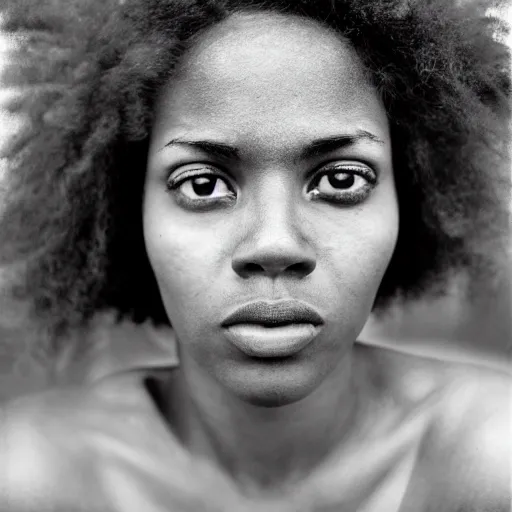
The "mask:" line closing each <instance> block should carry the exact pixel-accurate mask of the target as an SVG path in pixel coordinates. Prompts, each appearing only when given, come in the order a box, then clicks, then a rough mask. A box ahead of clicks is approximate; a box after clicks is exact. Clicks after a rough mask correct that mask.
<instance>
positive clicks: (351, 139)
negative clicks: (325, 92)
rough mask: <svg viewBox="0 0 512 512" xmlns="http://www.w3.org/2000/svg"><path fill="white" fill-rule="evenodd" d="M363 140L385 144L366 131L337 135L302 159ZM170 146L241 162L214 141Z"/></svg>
mask: <svg viewBox="0 0 512 512" xmlns="http://www.w3.org/2000/svg"><path fill="white" fill-rule="evenodd" d="M361 140H363V141H370V142H375V143H378V144H384V141H383V140H382V139H379V137H377V136H376V135H374V134H373V133H371V132H367V131H366V130H358V131H357V132H356V133H354V134H347V135H335V136H332V137H326V138H323V139H317V140H314V141H313V142H311V143H310V144H308V145H307V146H306V147H305V148H304V149H303V150H302V152H301V155H300V157H301V159H303V160H306V159H310V158H314V157H316V156H320V155H323V154H326V153H331V152H333V151H336V150H338V149H343V148H345V147H347V146H352V145H354V144H356V143H357V142H359V141H361ZM169 146H188V147H192V148H197V149H199V150H200V151H203V152H204V153H208V154H210V155H213V156H217V157H221V158H227V159H231V160H240V150H239V149H238V148H236V147H234V146H230V145H229V144H225V143H223V142H217V141H213V140H186V139H180V138H177V139H171V140H170V141H169V142H167V144H165V146H164V148H166V147H169ZM162 149H163V148H162Z"/></svg>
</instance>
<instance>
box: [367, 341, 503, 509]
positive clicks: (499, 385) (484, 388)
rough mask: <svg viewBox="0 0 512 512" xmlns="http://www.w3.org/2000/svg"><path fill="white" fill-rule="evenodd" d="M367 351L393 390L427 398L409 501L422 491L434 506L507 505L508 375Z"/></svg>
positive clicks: (415, 399)
mask: <svg viewBox="0 0 512 512" xmlns="http://www.w3.org/2000/svg"><path fill="white" fill-rule="evenodd" d="M370 351H374V353H373V354H372V356H371V357H373V358H375V360H376V361H378V364H379V365H381V367H382V368H383V373H384V374H385V375H387V376H388V377H387V382H388V383H389V386H390V387H394V388H395V390H394V391H393V394H394V396H395V397H399V400H401V401H402V402H403V403H409V404H413V405H412V407H414V404H418V405H417V406H418V407H420V406H421V405H420V404H424V403H425V402H428V404H429V407H430V411H431V414H430V418H431V419H430V423H429V426H428V429H427V430H426V432H425V435H424V438H423V440H422V443H421V447H420V450H419V453H418V464H417V468H416V470H415V473H416V474H415V479H413V480H415V481H416V483H415V486H414V485H413V488H412V489H411V493H412V494H414V495H415V496H410V500H411V503H414V502H415V501H416V500H420V498H419V495H421V494H423V495H428V496H429V500H430V502H431V503H433V502H434V500H436V503H437V504H436V505H435V507H437V508H433V509H432V510H434V509H435V510H439V511H441V510H447V511H451V510H464V511H465V512H466V511H467V512H472V511H478V512H487V511H488V512H491V511H492V512H501V511H503V512H510V503H511V499H512V496H511V492H512V375H510V374H507V373H505V372H503V371H499V370H493V369H489V368H486V367H479V366H477V365H471V364H466V363H455V362H451V361H443V360H438V359H434V358H430V357H419V356H416V355H410V354H404V353H400V352H397V351H394V350H387V349H380V348H376V349H370ZM414 487H415V488H414ZM432 506H434V505H432Z"/></svg>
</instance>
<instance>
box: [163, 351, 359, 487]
mask: <svg viewBox="0 0 512 512" xmlns="http://www.w3.org/2000/svg"><path fill="white" fill-rule="evenodd" d="M354 364H355V361H354V355H353V353H352V352H349V353H348V354H347V356H346V357H345V358H344V359H343V360H341V361H340V363H339V365H338V367H337V368H335V369H334V370H333V371H332V372H331V373H330V374H329V376H328V377H327V378H326V379H325V380H324V381H323V382H322V383H321V384H320V385H319V387H318V388H316V390H315V391H314V392H313V393H311V394H310V395H309V396H307V397H305V398H303V399H302V400H300V401H298V402H295V403H292V404H288V405H284V406H280V407H273V408H266V407H260V406H256V405H253V404H250V403H248V402H245V401H242V400H241V399H240V398H238V397H237V396H234V395H233V394H230V393H229V392H228V391H227V390H226V389H224V388H222V387H221V386H220V385H219V384H217V383H214V382H212V380H211V379H210V378H209V377H208V376H205V375H204V374H203V373H201V372H199V371H191V370H192V369H191V368H189V366H188V365H187V360H186V358H185V359H182V360H181V365H180V369H179V370H177V371H176V372H174V374H173V377H172V379H171V381H170V382H169V385H168V386H169V387H168V388H167V392H168V393H167V394H168V397H169V402H172V406H171V407H170V409H168V411H170V410H172V412H171V413H169V414H168V419H169V421H170V422H171V424H173V425H174V429H175V431H176V434H177V435H178V437H179V438H180V439H181V441H182V443H183V444H184V445H185V446H186V447H187V448H188V449H189V450H190V451H191V452H192V453H193V454H195V455H197V456H200V457H206V458H208V459H210V460H211V461H212V462H213V463H214V464H216V465H217V466H218V467H219V469H221V470H222V471H223V472H225V473H228V474H229V475H230V476H231V477H232V478H233V479H234V480H235V481H236V482H237V483H238V485H239V486H241V487H244V488H246V489H256V490H263V489H264V490H269V491H271V490H273V489H281V488H283V487H284V486H286V485H289V484H290V485H291V484H293V483H296V482H299V481H301V480H303V479H304V477H305V475H311V474H312V473H313V472H314V470H315V468H317V467H319V466H320V465H322V463H325V462H327V460H328V458H329V454H331V455H332V454H334V453H335V452H336V450H338V449H339V448H340V447H341V446H343V444H344V442H346V441H347V439H348V437H349V436H350V434H351V433H353V432H354V431H355V430H356V429H357V424H358V423H359V420H358V417H359V414H356V413H359V411H360V405H361V404H360V397H361V396H362V393H361V389H360V386H359V385H358V383H357V382H356V379H355V377H356V375H359V372H358V371H357V370H356V369H355V368H354ZM194 370H195V369H194ZM189 375H192V378H190V377H189ZM171 415H172V416H173V417H172V418H171V417H169V416H171Z"/></svg>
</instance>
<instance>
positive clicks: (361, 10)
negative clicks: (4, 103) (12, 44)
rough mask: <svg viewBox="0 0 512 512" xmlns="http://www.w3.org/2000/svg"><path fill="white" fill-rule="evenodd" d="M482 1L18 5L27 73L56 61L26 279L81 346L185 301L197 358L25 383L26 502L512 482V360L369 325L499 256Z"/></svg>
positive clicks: (502, 506)
mask: <svg viewBox="0 0 512 512" xmlns="http://www.w3.org/2000/svg"><path fill="white" fill-rule="evenodd" d="M483 7H485V6H480V7H478V6H476V5H474V4H472V5H470V6H467V7H465V8H464V7H461V6H452V5H447V3H446V2H427V3H426V2H410V3H403V2H393V1H381V2H375V1H362V0H359V1H356V0H353V1H334V2H331V1H327V0H326V1H320V2H313V1H301V2H296V3H290V2H281V1H279V0H274V1H271V2H268V1H265V2H263V1H262V2H259V1H254V0H253V1H247V2H244V1H236V2H235V1H230V0H226V1H222V0H214V1H197V2H194V1H188V2H180V1H169V0H152V1H132V2H130V1H127V2H124V1H119V2H114V1H112V2H101V3H96V2H83V1H81V2H78V1H77V2H66V4H65V8H64V4H63V3H62V2H58V1H56V0H47V1H45V2H38V3H37V6H36V4H35V3H34V2H31V1H29V2H21V3H19V2H18V3H16V5H13V6H11V8H10V9H9V10H7V15H6V17H5V20H6V21H5V29H6V30H8V31H12V32H13V37H16V34H20V35H19V39H18V40H19V52H20V53H19V55H20V59H21V60H20V63H21V64H20V67H19V69H16V70H14V69H13V70H12V75H11V76H12V78H11V80H12V81H13V82H15V81H16V80H17V81H18V83H20V82H21V83H26V84H28V85H35V84H36V83H37V84H39V86H38V87H36V88H35V89H34V94H33V95H31V96H30V97H28V96H25V97H21V98H20V99H19V101H18V103H17V104H16V105H14V106H13V109H14V108H19V109H20V110H21V111H24V112H27V113H28V115H30V116H31V121H32V125H31V130H32V131H27V133H26V137H25V138H24V139H20V140H16V141H14V142H13V143H12V144H11V149H12V153H11V154H10V155H7V156H8V157H10V158H11V169H12V171H11V176H12V179H11V182H10V185H11V186H12V191H13V192H12V195H11V196H10V197H11V199H10V200H9V204H8V205H7V209H6V212H5V213H4V217H3V219H4V220H3V224H2V230H3V231H2V237H3V238H2V239H3V240H6V241H8V243H4V247H2V253H3V261H20V258H23V259H22V260H21V261H24V262H26V264H24V266H23V272H21V274H22V278H23V279H25V281H24V285H23V286H21V285H20V284H17V286H16V287H15V291H16V292H17V293H18V294H19V295H21V296H26V297H29V298H30V300H31V301H32V303H33V311H34V319H35V320H34V321H37V322H39V324H38V325H41V326H43V328H44V329H45V330H46V331H48V332H50V333H51V336H52V338H53V339H54V340H56V345H58V346H59V347H60V346H63V345H65V343H66V341H65V340H66V336H68V335H69V333H70V332H72V331H73V330H74V329H77V328H82V327H84V326H86V325H87V323H88V321H89V319H90V318H91V317H92V315H93V314H94V313H95V312H97V311H100V310H105V309H109V308H110V309H111V308H113V309H115V310H117V311H118V312H119V313H120V316H129V317H130V318H132V319H134V320H135V321H143V320H145V319H148V318H149V319H151V320H153V321H154V322H155V323H167V324H170V325H172V328H173V331H174V333H175V336H176V340H177V343H178V347H179V366H176V367H174V368H171V367H162V368H161V369H159V370H158V371H152V372H150V371H148V370H144V369H141V370H134V371H133V372H126V373H124V374H120V375H116V376H112V377H107V378H105V379H104V380H103V381H101V382H99V383H97V384H96V385H94V386H90V387H89V388H80V387H77V388H73V389H71V388H70V389H61V390H58V391H51V392H48V393H45V394H41V395H39V396H37V397H30V398H28V399H24V400H19V401H18V402H16V403H12V404H11V405H10V406H9V407H8V408H7V410H6V414H5V415H4V416H5V418H6V421H5V425H4V427H3V430H4V433H3V438H4V439H5V440H6V442H5V443H4V450H5V453H4V455H3V457H2V460H3V461H7V462H6V463H4V466H5V470H6V475H7V476H6V478H5V479H4V481H5V482H6V485H5V486H4V493H3V494H4V496H3V502H2V507H1V509H2V510H9V511H16V512H18V511H25V510H38V511H42V510H52V511H53V510H57V511H70V510H77V511H78V510H87V511H96V510H98V511H118V510H122V511H132V510H133V511H141V510H144V511H164V510H166V511H167V510H170V511H180V512H181V511H185V510H190V511H201V510H208V511H209V510H229V511H239V510H254V511H269V510H276V511H327V510H332V511H339V510H347V511H386V512H388V511H389V512H393V511H400V512H404V511H415V512H417V511H430V510H432V511H434V510H435V511H461V510H463V511H471V510H474V511H479V512H482V511H488V512H491V511H493V512H495V511H505V510H509V504H510V489H509V481H510V468H509V462H510V453H511V446H510V442H511V437H510V435H509V430H508V428H509V424H508V421H509V417H508V409H507V408H508V402H507V397H508V393H509V391H510V382H509V380H508V379H507V378H506V377H505V376H502V375H498V374H492V373H491V372H488V371H484V370H479V369H476V368H470V367H466V366H463V365H455V364H449V363H443V362H441V361H435V360H430V359H423V358H420V357H415V356H407V355H404V354H400V353H398V352H394V351H392V350H389V349H379V348H371V347H368V346H364V345H361V344H359V343H356V340H357V337H358V334H359V332H360V331H361V329H362V327H363V325H364V323H365V322H366V320H367V318H368V315H369V314H370V312H371V311H372V310H377V311H378V310H381V311H382V310H383V309H384V307H385V305H386V304H387V303H388V302H389V301H390V299H392V298H393V297H396V296H397V295H401V296H414V295H418V294H420V293H425V292H426V291H427V290H429V291H432V290H434V291H436V290H437V291H439V290H442V289H443V287H444V286H445V285H446V282H447V280H448V279H449V276H450V273H451V272H453V271H454V270H457V271H461V270H464V271H466V272H469V274H468V275H471V276H472V278H473V279H475V282H476V283H481V282H483V280H484V279H485V276H488V275H489V273H490V272H492V258H491V256H490V254H491V253H493V252H495V251H496V250H497V245H495V246H491V245H490V244H491V243H496V242H495V241H496V240H498V238H499V237H498V234H500V232H502V231H503V230H504V229H505V228H506V212H505V209H504V208H505V202H506V200H507V193H508V190H506V187H507V181H506V178H505V174H504V172H502V171H501V170H502V169H504V165H503V163H504V161H505V159H506V154H505V153H504V150H503V148H504V147H505V140H506V139H505V137H504V135H505V126H506V122H507V119H508V103H507V94H508V91H509V84H508V72H507V69H506V65H507V52H506V51H505V49H504V47H503V46H502V45H500V44H499V43H497V42H495V41H494V40H493V38H492V31H493V30H494V29H495V28H496V27H495V24H494V23H493V22H492V20H490V19H486V18H484V17H483V14H482V9H483ZM24 31H25V32H24ZM23 57H25V60H23ZM43 84H44V86H43ZM491 171H492V172H491ZM500 176H501V177H500ZM13 227H14V228H15V229H13ZM484 243H485V244H486V245H485V249H482V246H483V244H484ZM477 279H479V281H477ZM20 282H21V281H20Z"/></svg>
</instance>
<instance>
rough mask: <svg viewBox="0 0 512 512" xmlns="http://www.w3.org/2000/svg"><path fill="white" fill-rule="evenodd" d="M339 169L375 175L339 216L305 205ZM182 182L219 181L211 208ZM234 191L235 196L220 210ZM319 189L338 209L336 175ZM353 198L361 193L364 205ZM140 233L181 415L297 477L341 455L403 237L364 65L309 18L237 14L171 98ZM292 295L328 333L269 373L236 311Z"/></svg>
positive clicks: (210, 37) (192, 54)
mask: <svg viewBox="0 0 512 512" xmlns="http://www.w3.org/2000/svg"><path fill="white" fill-rule="evenodd" d="M276 49H278V50H276ZM319 56H320V57H319ZM363 132H365V133H370V134H372V136H371V138H368V137H367V138H365V139H361V140H358V141H357V142H355V143H351V144H349V145H347V146H346V147H344V148H342V149H337V150H334V151H329V152H324V153H321V154H318V155H315V156H313V157H309V158H304V157H303V156H302V153H303V152H304V150H305V148H306V147H307V146H309V145H310V144H312V143H313V142H314V141H317V140H319V139H324V138H330V137H339V136H346V135H356V134H360V133H363ZM372 139H374V140H372ZM377 139H378V140H377ZM176 140H179V141H181V143H177V142H176ZM184 140H187V141H200V140H209V141H215V142H218V143H222V144H229V145H230V146H234V147H236V148H237V150H238V152H239V157H238V158H237V159H234V158H224V157H222V158H219V157H217V156H214V155H212V154H211V153H210V152H207V151H204V150H202V149H198V148H197V147H191V145H189V144H184V143H183V141H184ZM170 141H174V142H173V143H171V144H170V145H169V142H170ZM333 163H336V164H337V165H340V166H342V167H341V171H342V172H345V170H346V169H349V170H348V171H347V172H351V171H350V169H356V171H355V172H356V173H357V172H363V173H365V175H366V176H367V178H364V177H360V176H358V175H357V176H356V178H355V181H354V184H353V185H352V187H350V188H349V189H348V190H341V193H343V194H344V195H343V196H342V197H343V202H342V203H340V204H336V203H333V202H330V201H328V200H325V198H320V199H319V198H313V197H312V195H311V193H310V192H308V186H310V185H311V183H312V181H313V180H312V178H311V177H310V175H309V173H311V172H316V171H318V170H321V169H328V168H329V166H331V168H332V165H333ZM187 172H189V173H190V172H194V173H195V174H196V175H197V174H198V173H199V174H201V173H203V174H205V173H212V172H213V173H215V176H218V177H219V181H218V182H217V184H216V188H215V190H214V191H213V194H212V195H213V198H214V199H213V200H212V199H210V203H209V205H207V206H206V207H204V208H201V209H200V208H199V207H195V206H194V204H197V200H198V199H197V194H196V193H195V192H194V190H193V188H192V186H191V183H190V180H189V182H188V184H182V185H181V187H179V188H178V189H176V188H174V189H172V190H169V188H168V184H169V183H171V187H172V183H173V182H176V180H177V179H178V178H180V177H181V176H184V175H185V173H187ZM338 172H339V171H338ZM371 182H373V184H372V183H371ZM230 189H231V191H232V193H234V194H236V196H234V195H233V194H232V195H231V197H230V198H229V197H228V199H227V202H226V199H225V200H224V203H220V202H219V200H218V199H217V203H215V197H218V196H223V197H224V198H225V197H226V195H229V192H230ZM318 190H320V192H321V193H324V194H327V196H328V197H329V198H332V197H333V194H335V193H336V192H337V191H336V189H334V188H333V187H332V186H330V185H329V184H328V182H327V179H326V178H322V183H321V184H320V183H319V184H318ZM351 193H352V197H353V195H354V193H355V194H360V195H359V198H358V200H357V201H355V202H354V201H352V202H351V201H350V198H349V196H348V195H349V194H351ZM187 197H188V200H189V201H194V200H195V201H196V203H192V205H191V203H187V202H186V201H187ZM207 197H208V196H207ZM210 197H211V196H210ZM199 199H200V198H199ZM212 204H213V205H214V206H211V205H212ZM143 220H144V237H145V243H146V248H147V253H148V256H149V260H150V262H151V265H152V268H153V270H154V273H155V276H156V279H157V282H158V285H159V288H160V291H161V294H162V298H163V302H164V304H165V307H166V310H167V313H168V315H169V318H170V320H171V323H172V325H173V328H174V330H175V333H176V337H177V340H178V344H179V349H180V362H181V369H180V379H181V380H182V381H183V382H184V384H183V386H181V388H180V387H179V386H177V385H175V388H180V389H182V390H183V391H182V395H181V396H180V397H179V398H176V402H177V403H180V404H186V403H187V399H188V400H190V403H191V404H193V406H191V407H190V408H189V409H187V410H185V408H184V407H185V406H183V405H182V406H181V407H182V410H181V412H180V414H179V416H180V417H185V418H190V417H193V416H199V417H201V418H202V419H201V422H200V423H203V422H206V423H207V424H208V429H207V430H209V431H210V432H211V431H213V432H216V433H214V434H212V435H213V438H215V439H216V441H215V443H214V444H219V443H220V445H222V446H223V448H222V449H221V450H220V452H222V453H223V454H225V453H230V452H233V451H234V449H235V446H236V451H237V453H243V452H244V451H245V449H247V450H248V451H247V453H246V455H247V458H250V459H252V460H253V461H257V460H258V459H261V458H262V457H263V460H261V466H262V468H264V467H265V466H266V467H267V468H268V467H269V465H268V464H267V463H268V462H269V460H268V456H272V458H275V454H276V453H278V454H280V455H281V456H282V457H281V459H282V460H287V461H288V462H286V463H285V466H286V467H287V468H288V470H289V469H290V468H291V467H293V468H295V469H297V468H299V467H300V466H301V465H303V466H304V467H306V466H308V465H309V464H310V463H311V460H310V459H311V458H316V457H317V456H318V454H323V452H324V451H325V452H327V451H328V450H330V449H331V448H332V445H333V443H336V442H337V438H339V437H340V435H341V433H340V429H339V425H345V424H346V425H347V428H348V424H349V423H353V419H352V418H351V413H353V412H354V410H355V408H357V407H359V404H358V402H359V401H360V400H359V398H356V396H355V395H356V394H357V393H356V392H355V388H357V387H358V386H359V382H358V379H360V376H358V375H356V372H354V371H353V370H354V368H355V363H354V361H353V360H352V345H353V343H354V341H355V340H356V337H357V335H358V334H359V332H360V331H361V329H362V327H363V325H364V323H365V322H366V319H367V317H368V315H369V313H370V311H371V308H372V305H373V302H374V298H375V295H376V293H377V289H378V287H379V284H380V282H381V279H382V276H383V274H384V272H385V269H386V267H387V265H388V263H389V260H390V258H391V255H392V253H393V249H394V247H395V242H396V238H397V232H398V208H397V200H396V194H395V188H394V181H393V172H392V164H391V144H390V138H389V130H388V122H387V118H386V113H385V111H384V108H383V106H382V104H381V102H380V100H379V98H378V95H377V93H376V91H375V90H374V89H373V88H372V86H371V85H370V84H369V83H368V81H367V79H366V76H365V73H364V69H363V67H362V64H361V63H360V61H359V60H358V57H357V55H356V54H355V52H354V51H353V50H352V49H351V48H350V47H349V46H348V44H347V43H346V42H344V41H342V40H340V39H339V37H337V36H336V35H334V34H333V33H331V32H329V31H328V30H326V29H325V28H323V27H321V26H319V25H317V24H315V23H313V22H311V21H305V20H302V19H299V18H294V17H283V16H279V15H275V14H252V15H239V16H236V17H232V18H230V19H229V20H227V21H226V22H224V23H222V24H219V25H217V26H215V27H214V28H213V29H211V30H209V31H208V32H207V33H206V34H203V35H202V36H201V37H200V38H199V40H198V41H197V42H196V44H195V45H194V46H193V47H192V48H191V49H190V51H189V52H188V54H186V55H185V57H184V59H183V64H182V65H181V67H180V68H179V69H178V70H177V73H176V76H175V77H173V78H172V80H171V81H170V82H169V85H168V86H167V87H165V88H164V89H163V90H162V91H161V95H160V98H159V101H158V104H157V108H156V119H155V124H154V128H153V133H152V137H151V144H150V149H149V156H148V163H147V179H146V183H145V194H144V204H143ZM285 297H286V298H294V299H299V300H302V301H304V302H307V303H309V304H310V305H312V306H313V307H315V308H316V309H317V310H318V311H319V312H320V313H321V315H322V316H323V318H324V320H325V323H324V325H323V326H322V329H321V332H320V334H319V335H318V336H317V337H316V338H315V340H314V341H313V342H312V343H310V344H309V345H308V346H307V347H306V348H305V349H303V350H302V351H301V352H300V353H299V354H296V355H295V356H294V357H292V358H289V359H288V360H286V361H281V362H279V363H276V364H274V363H273V362H269V361H265V360H261V359H260V360H254V359H251V358H249V357H247V356H246V355H245V354H243V353H242V352H240V351H239V350H238V349H237V348H236V347H235V346H233V345H232V344H231V343H230V342H229V341H228V340H227V338H226V336H225V333H224V330H223V329H222V328H221V326H220V323H221V321H222V320H223V318H224V317H225V316H226V315H227V314H228V313H229V312H230V311H231V310H233V309H234V308H235V307H236V306H239V305H241V304H243V303H246V302H248V301H251V300H255V299H267V300H268V299H281V298H285ZM186 397H187V398H186ZM341 403H343V404H344V407H339V405H338V404H341ZM276 406H280V407H279V408H278V409H276V410H273V411H272V410H262V407H263V408H266V409H268V408H274V407H276ZM192 410H193V411H194V412H193V413H192V412H191V411H192ZM333 410H334V411H339V412H337V413H335V414H333V413H332V411H333ZM312 412H313V414H312ZM352 416H353V415H352ZM313 419H314V421H312V420H313ZM190 421H192V420H190ZM239 422H242V423H243V425H242V424H240V423H239ZM236 423H238V424H239V426H240V430H241V431H244V432H247V431H246V430H245V428H243V427H244V425H245V423H247V425H245V427H246V428H247V429H249V431H251V430H254V432H253V435H249V436H248V437H245V436H244V439H245V441H244V440H242V439H241V438H240V439H238V440H237V442H236V444H235V445H233V446H232V447H228V446H224V445H225V444H226V443H227V444H230V445H232V444H233V442H234V440H235V439H236V438H237V436H236V435H230V436H229V439H228V438H227V437H226V436H225V434H222V432H224V433H225V432H233V430H236V429H233V427H234V424H236ZM251 425H252V426H251ZM292 425H295V427H293V428H291V426H292ZM262 427H263V428H262ZM202 430H204V429H202V428H200V427H197V428H191V426H190V424H189V425H188V426H187V428H186V429H185V428H183V431H186V432H190V431H193V432H195V431H197V432H201V431H202ZM183 435H185V434H183ZM187 435H188V434H187ZM198 436H199V438H198V439H197V440H196V441H194V440H189V441H188V442H189V443H190V444H194V443H197V445H198V447H199V446H201V448H198V450H200V451H209V448H208V447H209V446H210V445H211V444H212V442H211V441H212V439H211V435H208V436H206V438H205V436H204V435H200V434H198ZM219 436H220V438H222V439H220V438H219ZM269 436H271V437H270V438H271V439H274V440H275V442H271V443H269V444H268V445H267V446H268V451H267V450H259V453H258V450H256V451H255V448H254V447H257V446H260V447H261V446H262V445H261V443H260V442H259V441H258V440H260V439H261V441H263V440H264V439H265V440H268V439H269ZM207 438H208V439H207ZM305 439H309V440H310V442H311V443H312V445H313V444H314V445H315V446H316V447H317V452H316V455H315V454H310V455H309V456H308V457H306V459H308V462H305V461H302V463H299V462H298V461H297V460H296V459H297V458H299V459H302V458H303V456H302V454H301V451H298V450H297V445H300V444H303V443H304V440H305ZM249 445H250V446H251V448H249ZM244 446H245V447H246V448H244ZM276 450H277V451H276ZM252 452H254V453H252ZM291 453H295V454H296V457H293V460H294V462H293V464H290V463H289V458H290V454H291ZM243 458H244V457H243V456H242V459H243ZM231 463H232V464H234V465H235V466H236V465H237V464H242V462H240V461H239V462H233V461H232V462H231ZM279 466H280V464H277V465H274V467H275V468H276V471H279ZM281 469H283V468H281ZM236 472H237V473H239V474H240V473H243V470H241V469H240V468H237V471H236ZM251 472H252V471H251ZM283 472H284V473H286V472H285V471H284V469H283ZM274 481H277V477H274Z"/></svg>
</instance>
